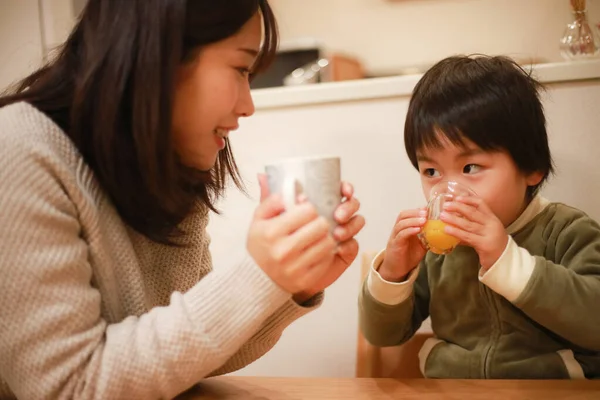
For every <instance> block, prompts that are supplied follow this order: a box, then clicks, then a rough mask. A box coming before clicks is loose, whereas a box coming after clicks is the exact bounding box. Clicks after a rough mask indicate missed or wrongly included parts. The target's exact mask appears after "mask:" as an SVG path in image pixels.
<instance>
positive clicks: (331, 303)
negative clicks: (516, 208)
mask: <svg viewBox="0 0 600 400" xmlns="http://www.w3.org/2000/svg"><path fill="white" fill-rule="evenodd" d="M598 104H600V80H596V81H593V82H579V83H563V84H553V85H550V87H549V90H548V92H547V94H546V97H545V107H546V112H547V115H548V120H549V122H548V124H549V132H550V138H551V147H552V151H553V153H554V157H555V159H556V162H557V166H558V176H557V177H556V178H554V179H552V180H551V182H550V185H549V186H548V187H547V189H546V190H545V191H544V193H545V195H546V196H548V197H549V198H551V199H552V200H558V201H564V202H567V203H569V204H571V205H574V206H576V207H580V208H581V209H583V210H585V211H587V212H588V213H590V215H591V216H592V217H594V218H596V219H597V220H600V203H599V202H598V198H600V162H599V161H598V149H599V148H600V113H598V108H597V107H598ZM407 105H408V97H397V98H392V99H381V100H369V101H360V102H358V101H357V102H346V103H337V104H336V103H334V104H324V105H320V106H306V107H290V108H280V109H273V110H268V111H267V110H259V111H258V112H257V114H256V115H255V116H254V117H253V118H250V119H248V120H244V121H242V125H241V129H240V130H239V131H238V132H236V133H235V134H234V135H232V143H233V148H234V151H235V153H236V157H237V160H238V163H239V165H240V167H241V170H242V173H243V175H244V176H245V177H246V178H247V180H248V187H249V191H250V195H251V198H246V197H244V196H243V195H241V194H240V193H239V192H237V191H236V190H233V189H232V190H230V191H229V192H228V197H227V198H226V199H225V200H224V201H223V202H222V203H221V204H220V208H221V209H222V210H223V212H224V214H223V216H221V217H213V218H212V221H211V223H210V225H209V231H210V233H211V236H212V238H213V242H212V245H211V249H212V251H213V260H214V263H215V268H219V266H223V265H227V264H228V263H231V262H234V260H235V259H237V258H238V257H239V256H240V255H241V251H242V250H243V249H244V247H245V237H246V230H247V227H248V225H249V222H250V218H251V214H252V212H253V209H254V207H255V204H256V201H255V199H256V198H257V196H258V192H257V185H256V184H255V176H256V173H257V172H260V171H262V169H263V166H264V164H266V163H267V162H268V161H270V160H272V159H275V158H280V157H288V156H305V155H312V154H323V153H326V154H337V155H339V156H341V157H342V170H343V178H344V179H346V180H349V181H351V182H352V183H354V184H355V186H356V192H357V195H358V197H359V198H360V200H361V202H362V213H363V215H364V216H365V217H366V219H367V225H366V227H365V229H364V230H363V232H362V233H361V234H360V235H359V237H358V239H359V242H360V246H361V253H362V252H364V251H371V250H378V249H380V248H381V247H382V246H384V245H385V243H386V241H387V236H388V234H389V231H390V229H391V227H392V225H393V222H394V220H395V217H396V215H397V213H398V212H399V211H400V210H402V209H405V208H409V207H416V206H421V205H422V204H423V202H424V199H423V195H422V193H421V189H420V182H419V178H418V175H417V173H416V171H415V170H414V169H413V167H412V166H411V164H410V163H409V161H408V159H407V157H406V155H405V152H404V147H403V139H402V129H403V122H404V118H405V113H406V109H407ZM236 150H237V151H236ZM359 272H360V264H359V261H357V262H355V263H354V264H353V265H352V266H351V267H350V268H349V270H348V271H347V272H346V273H345V274H344V275H343V276H342V277H341V279H339V280H338V281H337V282H336V283H335V284H334V285H333V286H332V287H331V288H330V289H329V290H327V294H326V300H325V303H324V305H323V306H322V308H321V309H319V310H317V311H316V312H313V313H311V314H309V315H308V316H306V317H304V318H302V319H300V320H298V321H296V323H294V324H292V325H291V326H290V327H289V328H288V329H287V330H286V331H285V332H284V335H283V337H282V339H281V341H280V342H279V343H278V344H277V345H276V347H275V348H274V350H273V351H272V352H270V353H268V354H267V355H266V356H265V357H263V358H262V359H260V360H259V361H257V362H256V363H254V364H252V365H250V366H248V367H247V368H245V369H243V370H242V371H239V372H237V374H240V375H272V376H339V377H343V376H353V374H354V367H355V351H356V334H357V296H358V288H359Z"/></svg>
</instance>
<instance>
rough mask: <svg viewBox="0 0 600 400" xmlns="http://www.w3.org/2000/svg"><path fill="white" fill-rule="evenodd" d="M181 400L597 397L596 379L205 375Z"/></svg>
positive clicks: (599, 390) (599, 392)
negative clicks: (213, 376) (207, 376)
mask: <svg viewBox="0 0 600 400" xmlns="http://www.w3.org/2000/svg"><path fill="white" fill-rule="evenodd" d="M178 399H183V400H199V399H207V400H212V399H219V400H220V399H240V400H241V399H244V400H304V399H306V400H309V399H310V400H321V399H322V400H341V399H344V400H345V399H359V400H363V399H364V400H366V399H369V400H380V399H381V400H383V399H386V400H389V399H406V400H413V399H414V400H434V399H435V400H437V399H460V400H463V399H485V400H515V399H531V400H548V399H557V400H558V399H560V400H565V399H568V400H571V399H591V400H594V399H595V400H600V380H595V381H590V380H580V381H567V380H564V381H554V380H553V381H516V380H450V379H448V380H446V379H444V380H441V379H440V380H434V379H408V380H395V379H372V378H267V377H238V376H223V377H217V378H210V379H206V380H205V381H203V382H202V383H201V384H199V385H197V386H196V387H195V388H194V389H192V390H191V391H189V392H188V393H186V394H184V395H182V396H180V397H178Z"/></svg>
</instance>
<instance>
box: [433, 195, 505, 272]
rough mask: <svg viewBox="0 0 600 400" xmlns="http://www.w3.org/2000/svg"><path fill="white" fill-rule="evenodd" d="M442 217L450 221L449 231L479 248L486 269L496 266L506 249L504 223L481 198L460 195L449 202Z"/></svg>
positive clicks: (446, 230)
mask: <svg viewBox="0 0 600 400" xmlns="http://www.w3.org/2000/svg"><path fill="white" fill-rule="evenodd" d="M457 214H458V215H457ZM440 218H441V220H442V221H444V222H446V223H447V224H448V225H446V227H445V229H444V230H445V232H446V233H448V234H449V235H452V236H454V237H456V238H457V239H459V240H460V241H461V243H463V244H466V245H468V246H471V247H473V248H474V249H475V251H477V254H478V255H479V262H480V263H481V266H482V267H483V269H484V270H488V269H489V268H490V267H491V266H492V265H494V264H495V263H496V261H498V258H500V256H501V255H502V253H503V252H504V249H505V248H506V245H507V243H508V234H507V233H506V230H505V229H504V225H503V224H502V222H501V221H500V220H499V219H498V217H496V215H495V214H494V213H493V212H492V211H491V210H490V208H489V207H488V206H487V204H485V202H484V201H483V200H482V199H481V198H479V197H476V196H464V197H463V196H460V197H457V198H456V199H455V201H452V202H448V203H445V204H444V212H443V213H442V214H441V216H440Z"/></svg>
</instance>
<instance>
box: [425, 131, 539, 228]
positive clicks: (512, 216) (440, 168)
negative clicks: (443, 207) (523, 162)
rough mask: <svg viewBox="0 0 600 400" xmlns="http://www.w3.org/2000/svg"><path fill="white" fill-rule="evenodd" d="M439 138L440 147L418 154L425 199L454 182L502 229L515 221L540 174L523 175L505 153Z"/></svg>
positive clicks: (465, 140)
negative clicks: (468, 191) (489, 212)
mask: <svg viewBox="0 0 600 400" xmlns="http://www.w3.org/2000/svg"><path fill="white" fill-rule="evenodd" d="M440 139H441V140H440V141H441V144H442V147H440V148H423V149H421V150H419V151H418V152H417V160H418V166H419V173H420V175H421V185H422V186H423V192H424V194H425V197H428V196H429V191H430V189H431V187H432V186H433V185H435V184H436V183H438V182H440V181H444V180H448V181H456V182H458V183H461V184H463V185H466V186H468V187H469V188H471V189H472V190H473V191H475V193H476V194H477V196H479V197H481V199H483V201H485V203H486V204H487V205H488V207H489V208H490V209H491V210H492V211H493V212H494V214H495V215H496V217H498V219H499V220H500V221H501V222H502V223H503V224H504V226H505V227H507V226H508V225H510V224H511V223H512V222H514V221H515V220H516V219H517V217H518V216H519V215H520V214H521V212H523V210H524V209H525V207H526V206H527V199H526V191H527V187H528V186H534V185H537V184H538V183H539V182H540V181H541V180H542V178H543V174H542V173H538V172H536V173H532V174H524V173H523V172H521V171H520V170H519V169H518V168H517V165H516V164H515V162H514V161H513V159H512V157H511V156H510V154H509V153H508V152H506V151H483V150H482V149H481V148H480V147H478V146H477V145H476V144H474V143H473V142H471V141H470V140H468V139H466V138H465V139H464V147H463V146H457V145H454V144H452V143H451V142H450V141H448V140H447V139H445V138H440Z"/></svg>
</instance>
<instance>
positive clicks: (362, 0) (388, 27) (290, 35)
mask: <svg viewBox="0 0 600 400" xmlns="http://www.w3.org/2000/svg"><path fill="white" fill-rule="evenodd" d="M271 3H272V4H273V8H274V10H275V12H276V14H277V16H278V17H279V25H280V30H281V34H282V39H283V40H289V39H294V38H302V37H315V38H318V39H321V40H323V42H324V44H325V45H326V46H327V47H328V48H331V49H332V50H337V51H342V52H347V53H349V54H352V55H355V56H357V57H359V58H360V59H361V60H362V61H363V62H364V63H365V65H366V67H367V68H368V70H370V72H373V73H379V72H381V73H387V72H388V71H394V70H397V69H398V68H400V67H403V66H413V65H421V64H430V63H433V62H435V61H437V60H439V59H442V58H444V57H446V56H448V55H451V54H454V53H489V54H508V55H511V56H514V57H516V58H525V59H529V58H530V57H535V58H541V59H546V60H548V61H559V60H560V59H561V57H560V54H559V52H558V41H559V39H560V38H561V37H562V34H563V30H564V28H565V25H566V24H567V23H568V22H570V20H571V13H570V8H569V7H570V6H569V0H396V1H390V0H271ZM587 3H588V7H587V8H588V11H589V15H590V17H591V19H592V20H593V21H595V22H596V23H600V0H588V1H587Z"/></svg>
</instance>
